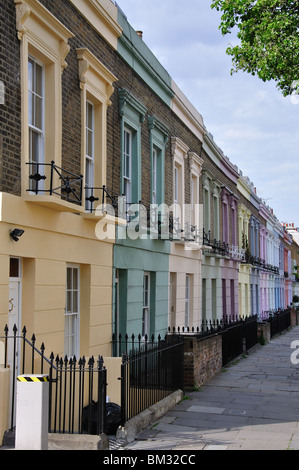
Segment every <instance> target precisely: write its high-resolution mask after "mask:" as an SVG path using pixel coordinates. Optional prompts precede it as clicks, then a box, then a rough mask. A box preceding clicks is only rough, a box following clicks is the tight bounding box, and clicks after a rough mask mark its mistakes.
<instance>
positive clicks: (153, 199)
mask: <svg viewBox="0 0 299 470" xmlns="http://www.w3.org/2000/svg"><path fill="white" fill-rule="evenodd" d="M157 162H158V150H157V149H156V148H155V147H154V148H153V159H152V197H151V203H152V204H156V203H157Z"/></svg>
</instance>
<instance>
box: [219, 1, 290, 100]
mask: <svg viewBox="0 0 299 470" xmlns="http://www.w3.org/2000/svg"><path fill="white" fill-rule="evenodd" d="M211 7H212V8H215V9H216V10H218V11H221V12H222V16H221V23H220V26H219V29H220V30H221V32H222V34H223V35H224V36H225V35H226V34H229V33H231V32H232V30H233V28H235V27H236V28H238V34H237V36H238V38H239V43H238V44H237V45H233V46H232V45H230V46H229V47H228V48H227V51H226V52H227V54H228V55H230V56H232V63H233V68H232V71H231V73H233V72H238V71H239V70H242V71H245V72H248V73H250V74H252V75H257V76H258V77H259V78H260V79H262V80H263V81H270V80H274V81H275V82H276V84H277V88H278V89H280V90H281V92H282V94H283V96H288V95H291V94H292V93H298V92H299V0H255V1H252V0H214V1H213V2H212V5H211Z"/></svg>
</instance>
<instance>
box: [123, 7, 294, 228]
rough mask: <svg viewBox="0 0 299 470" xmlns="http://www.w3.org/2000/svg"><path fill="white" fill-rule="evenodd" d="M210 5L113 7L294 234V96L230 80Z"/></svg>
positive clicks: (240, 76) (224, 41) (244, 78)
mask: <svg viewBox="0 0 299 470" xmlns="http://www.w3.org/2000/svg"><path fill="white" fill-rule="evenodd" d="M211 3H212V0H184V1H180V0H151V1H145V0H142V1H140V0H117V4H118V6H119V7H120V8H121V10H122V11H123V13H124V14H125V15H126V17H127V19H128V22H129V23H130V24H131V26H132V27H133V28H134V29H135V30H141V31H143V40H144V42H145V43H146V45H147V46H148V47H149V48H150V49H151V51H152V52H153V53H154V55H155V56H156V57H157V59H158V60H159V61H160V63H161V64H162V66H163V67H164V68H165V69H166V70H167V72H168V73H169V74H170V76H171V77H172V79H173V81H174V82H175V83H176V84H177V85H178V86H179V88H180V89H181V91H182V92H183V93H184V94H185V96H186V97H187V98H188V99H189V101H190V102H191V103H192V104H193V106H194V107H195V108H196V109H197V110H198V111H199V113H200V114H201V115H202V117H203V120H204V125H205V127H206V128H207V130H208V131H209V132H210V133H211V134H212V135H213V137H214V140H215V142H216V144H217V145H218V146H219V147H220V148H221V149H222V151H223V152H224V154H225V155H226V156H227V157H228V158H229V159H230V161H231V162H232V163H233V164H234V165H237V167H238V168H239V170H241V171H242V173H243V175H244V176H248V177H249V179H250V180H251V181H252V183H253V184H254V186H255V187H256V189H257V194H258V196H259V197H260V198H261V199H263V200H264V201H265V203H266V204H267V205H268V206H269V207H270V208H271V209H273V212H274V214H275V215H276V217H277V218H278V220H279V221H280V222H289V223H292V222H293V223H294V224H295V226H296V227H299V208H298V201H299V158H298V149H299V97H295V96H293V97H286V98H284V97H283V96H282V94H281V92H280V91H279V90H278V89H277V88H276V84H275V82H263V81H262V80H260V79H259V78H257V77H255V76H252V75H250V74H248V73H245V72H238V73H234V74H233V75H231V73H230V72H231V69H232V62H231V57H230V56H228V55H227V54H226V49H227V47H228V46H229V45H231V44H236V43H237V41H238V39H237V37H236V33H237V31H236V32H232V34H231V35H228V36H222V34H221V32H220V30H219V25H220V19H221V12H217V11H216V10H215V9H213V10H212V9H211V7H210V5H211Z"/></svg>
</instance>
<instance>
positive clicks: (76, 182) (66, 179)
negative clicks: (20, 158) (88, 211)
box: [27, 160, 83, 205]
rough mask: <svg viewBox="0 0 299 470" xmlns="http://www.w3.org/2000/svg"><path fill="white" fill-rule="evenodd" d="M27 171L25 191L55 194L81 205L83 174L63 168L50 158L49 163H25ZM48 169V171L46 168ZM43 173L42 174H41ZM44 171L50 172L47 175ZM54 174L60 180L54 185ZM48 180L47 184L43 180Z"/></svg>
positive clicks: (38, 193)
mask: <svg viewBox="0 0 299 470" xmlns="http://www.w3.org/2000/svg"><path fill="white" fill-rule="evenodd" d="M27 165H29V167H30V171H29V173H30V174H29V189H27V191H29V192H31V193H34V194H36V195H45V194H49V195H50V196H52V195H53V194H56V195H58V196H60V197H61V198H62V199H65V200H66V201H68V202H72V203H74V204H78V205H81V202H82V185H83V176H82V175H76V174H75V173H72V172H71V171H69V170H65V169H63V168H61V167H59V166H57V165H55V162H54V161H53V160H52V161H51V163H33V162H30V163H27ZM48 169H49V172H47V170H48ZM42 173H43V174H42ZM46 173H50V174H49V175H47V174H46ZM56 176H58V180H59V181H60V182H61V184H60V185H58V186H57V185H56V181H57V180H56V178H55V177H56ZM46 180H48V181H49V184H48V186H46V185H45V181H46Z"/></svg>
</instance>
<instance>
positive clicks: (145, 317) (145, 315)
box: [142, 273, 150, 337]
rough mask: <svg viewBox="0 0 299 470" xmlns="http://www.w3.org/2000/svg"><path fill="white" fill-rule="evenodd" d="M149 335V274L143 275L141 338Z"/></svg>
mask: <svg viewBox="0 0 299 470" xmlns="http://www.w3.org/2000/svg"><path fill="white" fill-rule="evenodd" d="M149 333H150V273H144V275H143V311H142V337H145V335H147V336H149Z"/></svg>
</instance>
